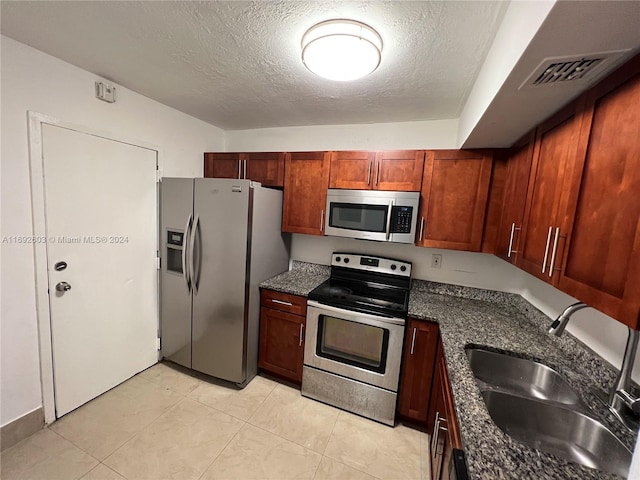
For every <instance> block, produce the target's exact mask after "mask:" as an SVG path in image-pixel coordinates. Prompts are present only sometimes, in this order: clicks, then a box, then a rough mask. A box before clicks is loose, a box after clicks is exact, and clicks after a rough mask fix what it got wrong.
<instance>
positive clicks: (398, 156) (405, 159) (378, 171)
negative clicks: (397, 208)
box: [329, 150, 424, 192]
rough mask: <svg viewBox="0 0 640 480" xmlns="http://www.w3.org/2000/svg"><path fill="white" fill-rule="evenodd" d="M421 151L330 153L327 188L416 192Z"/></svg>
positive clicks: (419, 175)
mask: <svg viewBox="0 0 640 480" xmlns="http://www.w3.org/2000/svg"><path fill="white" fill-rule="evenodd" d="M423 164H424V150H393V151H385V152H367V151H336V152H331V175H330V179H329V188H345V189H354V190H397V191H406V192H412V191H413V192H418V191H420V185H421V184H422V170H423Z"/></svg>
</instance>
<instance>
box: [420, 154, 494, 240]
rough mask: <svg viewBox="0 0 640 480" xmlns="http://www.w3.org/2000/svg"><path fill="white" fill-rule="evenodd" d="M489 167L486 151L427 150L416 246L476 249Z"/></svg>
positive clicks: (488, 177) (483, 211)
mask: <svg viewBox="0 0 640 480" xmlns="http://www.w3.org/2000/svg"><path fill="white" fill-rule="evenodd" d="M491 166H492V157H491V153H489V152H486V151H473V150H436V151H427V153H426V158H425V162H424V177H423V181H422V191H421V194H420V215H419V217H418V238H417V242H416V243H417V244H418V245H421V246H423V247H433V248H448V249H452V250H468V251H472V252H478V251H480V246H481V242H482V232H483V226H484V219H485V211H486V206H487V197H488V193H489V182H490V180H491Z"/></svg>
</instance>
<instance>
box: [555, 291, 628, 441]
mask: <svg viewBox="0 0 640 480" xmlns="http://www.w3.org/2000/svg"><path fill="white" fill-rule="evenodd" d="M588 306H589V305H587V304H585V303H582V302H578V303H574V304H573V305H569V306H568V307H567V308H565V309H564V311H563V312H562V313H561V314H560V315H559V316H558V318H556V319H555V320H554V321H553V323H552V324H551V327H549V330H548V332H549V333H550V334H552V335H555V336H556V337H559V336H561V335H562V333H563V332H564V329H565V327H566V326H567V323H569V320H570V319H571V315H573V314H574V313H575V312H577V311H578V310H582V309H583V308H587V307H588ZM627 328H628V327H627ZM628 330H629V335H628V337H627V346H626V347H625V350H624V357H623V359H622V367H621V368H620V373H619V374H618V377H617V378H616V381H615V382H614V383H613V385H612V386H611V391H610V392H609V394H607V393H604V392H600V391H597V392H596V394H597V395H598V397H599V398H600V399H601V400H603V401H604V403H605V404H606V405H607V406H608V407H609V410H610V411H611V412H612V413H613V414H614V415H615V416H616V417H617V418H618V419H619V420H620V421H621V422H622V423H623V424H624V425H625V426H626V427H627V428H628V429H630V430H633V431H635V430H637V429H638V426H639V422H638V415H640V398H638V397H634V396H633V394H632V393H631V372H632V371H633V363H634V361H635V358H636V353H637V351H638V340H640V332H639V331H637V330H633V329H631V328H628ZM630 411H631V412H633V413H631V412H630Z"/></svg>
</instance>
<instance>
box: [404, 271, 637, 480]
mask: <svg viewBox="0 0 640 480" xmlns="http://www.w3.org/2000/svg"><path fill="white" fill-rule="evenodd" d="M409 316H410V317H413V318H418V319H424V320H431V321H435V322H437V323H438V324H439V327H440V334H441V337H442V343H443V347H444V354H445V358H446V363H447V371H448V373H449V377H450V380H451V388H452V390H453V397H454V405H455V409H456V413H457V417H458V423H459V426H460V436H461V438H462V443H463V448H464V450H465V454H466V457H467V465H468V468H469V473H470V476H471V478H473V479H480V478H487V479H494V478H495V479H497V478H501V479H502V478H505V479H523V478H526V479H529V478H535V479H610V478H619V477H617V476H616V475H613V474H608V473H605V472H602V471H598V470H593V469H589V468H586V467H583V466H581V465H578V464H576V463H571V462H568V461H566V460H563V459H561V458H559V457H556V456H554V455H550V454H547V453H544V452H541V451H539V450H535V449H533V448H530V447H528V446H526V445H524V444H522V443H520V442H517V441H515V440H513V439H512V438H511V437H509V436H507V435H506V434H505V433H503V432H502V430H500V429H499V428H498V427H497V426H496V425H495V423H493V421H492V420H491V417H490V416H489V412H488V411H487V409H486V407H485V404H484V401H483V400H482V396H481V394H480V390H479V388H478V386H477V384H476V382H475V379H474V377H473V373H472V371H471V368H470V367H469V362H468V360H467V355H466V353H465V347H466V346H480V347H487V349H489V350H493V351H498V352H507V353H512V354H515V355H516V356H519V357H522V358H527V359H531V360H536V361H539V362H541V363H543V364H546V365H548V366H550V367H552V368H554V369H555V370H556V371H558V372H559V373H561V374H562V375H563V377H565V379H566V380H567V381H568V382H569V384H570V385H571V387H573V389H574V390H575V391H576V392H577V393H578V395H579V397H580V398H581V400H582V401H583V402H584V403H585V404H586V405H587V406H589V407H590V408H591V410H592V412H593V414H594V416H595V417H596V418H598V419H600V420H601V421H603V423H605V425H606V426H607V427H608V428H609V429H610V430H611V431H612V432H613V433H615V434H616V435H617V436H618V438H620V440H621V441H622V442H623V443H624V444H625V445H626V446H627V447H628V448H629V450H631V451H633V447H634V443H635V435H631V434H629V433H628V432H627V431H626V430H624V429H623V428H622V427H621V426H620V425H619V424H618V423H617V422H616V421H615V420H614V419H613V417H612V415H611V414H610V413H609V412H608V410H607V409H606V408H605V407H604V406H602V404H601V403H600V401H599V400H598V399H597V398H596V397H595V395H594V394H593V389H594V388H600V389H604V390H607V391H608V389H609V387H610V385H612V384H613V381H614V379H615V377H616V373H617V372H616V371H615V370H614V369H613V368H612V367H611V365H609V364H608V363H607V362H605V361H604V360H603V359H602V358H600V357H598V356H597V355H596V354H595V353H593V352H592V351H591V350H589V349H588V348H587V347H585V346H584V345H583V344H581V343H580V342H579V341H578V340H576V339H575V338H574V337H572V336H571V335H570V334H568V333H565V334H564V335H563V336H562V337H560V338H557V337H553V336H550V335H548V334H547V333H546V329H547V328H548V327H549V325H550V323H551V320H550V319H549V317H547V316H546V315H544V314H543V313H542V312H540V311H539V310H537V309H536V308H535V307H533V306H532V305H531V304H530V303H528V302H527V301H526V300H524V299H523V298H522V297H520V296H519V295H517V294H509V293H504V292H494V291H490V290H480V289H475V288H468V287H459V286H455V285H445V284H440V283H434V282H426V281H421V280H415V281H414V282H413V288H412V290H411V295H410V300H409Z"/></svg>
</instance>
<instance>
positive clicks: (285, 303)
mask: <svg viewBox="0 0 640 480" xmlns="http://www.w3.org/2000/svg"><path fill="white" fill-rule="evenodd" d="M271 301H272V302H273V303H278V304H280V305H286V306H287V307H293V303H291V302H283V301H282V300H276V299H274V298H272V299H271Z"/></svg>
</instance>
